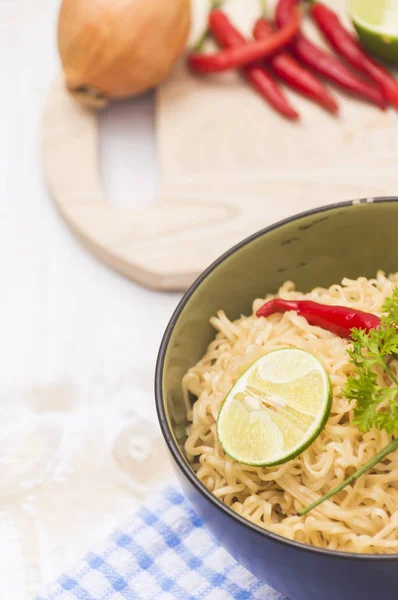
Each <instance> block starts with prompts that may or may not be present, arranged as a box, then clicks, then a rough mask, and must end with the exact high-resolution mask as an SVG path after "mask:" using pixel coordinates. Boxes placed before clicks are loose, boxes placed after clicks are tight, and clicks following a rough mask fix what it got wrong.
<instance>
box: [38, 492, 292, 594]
mask: <svg viewBox="0 0 398 600" xmlns="http://www.w3.org/2000/svg"><path fill="white" fill-rule="evenodd" d="M122 599H123V600H202V599H203V600H288V599H287V598H285V599H284V598H283V597H282V596H281V595H280V594H279V593H277V592H275V591H274V590H271V588H269V587H268V586H267V585H265V584H264V583H262V582H260V581H259V580H258V579H256V578H255V577H254V576H253V575H251V574H250V573H249V572H248V571H246V569H244V568H243V567H242V566H240V565H239V564H238V563H237V562H236V561H235V560H234V559H233V558H232V557H231V556H230V555H229V554H228V553H227V552H226V551H225V550H224V549H223V548H221V546H219V545H218V544H217V542H216V541H215V540H214V539H213V538H212V537H211V536H210V534H209V532H208V531H207V530H206V528H205V527H204V525H203V524H202V522H201V521H200V519H199V518H198V516H197V515H196V514H195V512H194V511H193V510H192V508H191V506H190V504H189V502H188V501H187V500H186V498H185V497H184V496H183V495H182V493H181V492H180V491H178V490H176V489H175V488H168V489H167V490H165V492H164V493H163V494H158V495H157V497H156V498H154V499H153V500H152V501H150V502H149V503H148V504H147V505H145V506H143V507H141V508H140V509H139V510H138V511H137V513H136V514H135V515H134V516H133V518H132V519H130V521H129V523H128V525H127V526H126V527H123V528H122V529H120V530H117V531H115V532H114V533H113V534H112V535H111V537H110V538H108V539H107V540H106V541H105V542H104V543H103V545H102V547H99V548H97V549H96V552H89V553H88V554H87V555H86V556H85V558H84V559H83V560H82V562H81V563H80V564H78V565H77V566H76V568H75V569H74V570H71V571H70V572H69V573H67V574H64V575H62V577H60V579H59V580H58V581H57V582H56V583H55V584H54V585H53V586H52V587H51V588H50V589H49V590H47V592H45V593H44V594H42V595H40V596H38V597H37V598H36V600H122Z"/></svg>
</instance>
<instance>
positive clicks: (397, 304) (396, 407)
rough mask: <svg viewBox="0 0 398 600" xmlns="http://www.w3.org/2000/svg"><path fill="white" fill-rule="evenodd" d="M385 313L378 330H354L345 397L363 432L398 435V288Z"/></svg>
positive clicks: (378, 457) (376, 459)
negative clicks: (397, 361)
mask: <svg viewBox="0 0 398 600" xmlns="http://www.w3.org/2000/svg"><path fill="white" fill-rule="evenodd" d="M382 310H383V312H384V313H386V314H385V315H384V316H383V317H382V318H381V322H380V326H379V327H378V328H377V329H371V330H370V331H369V332H366V331H365V330H362V329H352V331H351V339H352V342H353V344H352V348H351V349H350V350H348V354H349V356H350V358H351V360H350V362H351V363H352V364H353V365H354V371H353V373H352V375H350V376H349V377H348V379H347V382H346V385H345V386H344V389H343V394H344V396H345V397H346V398H347V399H348V400H350V401H354V402H355V407H354V415H355V419H354V420H353V423H355V424H357V425H358V427H359V430H360V431H361V432H362V433H365V432H366V431H369V430H370V429H372V427H375V428H376V429H379V430H384V431H386V432H387V433H389V434H393V435H395V436H397V435H398V404H397V396H398V378H397V377H396V375H394V373H393V371H392V369H391V367H390V364H389V362H390V361H391V357H393V356H394V355H398V331H397V329H396V326H397V325H398V286H396V287H395V288H394V290H393V293H392V295H391V297H389V298H387V299H386V300H385V302H384V304H383V308H382ZM382 373H384V374H385V375H387V379H388V381H389V382H390V386H386V385H382V384H381V381H382V378H381V374H382ZM397 449H398V438H397V439H394V440H393V441H392V442H391V443H390V444H388V446H386V447H385V448H384V449H383V450H382V451H381V452H379V453H378V454H376V455H375V456H374V457H373V458H372V459H371V460H370V461H368V462H367V463H366V464H365V465H363V466H362V467H361V468H360V469H358V470H357V471H355V473H353V474H352V475H351V476H350V477H348V478H347V479H346V480H345V481H343V482H342V483H341V484H340V485H338V486H337V487H335V488H334V489H333V490H331V491H330V492H329V493H328V494H325V496H322V497H321V498H319V500H316V501H315V502H313V504H310V505H309V506H307V507H305V508H303V509H302V510H300V511H298V515H300V516H303V515H306V514H307V513H309V512H310V511H311V510H312V509H314V508H316V507H317V506H319V505H320V504H322V503H323V502H325V500H329V498H331V497H332V496H334V495H335V494H337V493H338V492H340V491H341V490H343V489H344V488H345V487H347V486H348V485H349V484H350V483H352V482H353V481H355V480H356V479H358V477H361V475H363V474H364V473H366V472H367V471H369V470H370V469H371V468H372V467H374V466H375V465H376V464H377V463H378V462H380V461H381V460H383V458H385V457H386V456H387V455H388V454H390V453H391V452H394V450H397Z"/></svg>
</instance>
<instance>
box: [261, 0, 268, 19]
mask: <svg viewBox="0 0 398 600" xmlns="http://www.w3.org/2000/svg"><path fill="white" fill-rule="evenodd" d="M260 12H261V16H262V17H264V18H266V17H267V0H260Z"/></svg>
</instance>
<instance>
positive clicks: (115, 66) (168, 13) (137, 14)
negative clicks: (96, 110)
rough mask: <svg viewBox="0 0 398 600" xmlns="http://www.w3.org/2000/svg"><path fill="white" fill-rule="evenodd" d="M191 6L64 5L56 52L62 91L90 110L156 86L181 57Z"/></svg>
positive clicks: (172, 1) (129, 0) (105, 0)
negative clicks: (92, 107)
mask: <svg viewBox="0 0 398 600" xmlns="http://www.w3.org/2000/svg"><path fill="white" fill-rule="evenodd" d="M190 22H191V9H190V0H63V2H62V5H61V9H60V13H59V20H58V50H59V54H60V57H61V62H62V67H63V70H64V74H65V81H66V86H67V88H68V90H69V91H70V92H72V93H73V94H74V95H75V96H76V98H77V99H78V100H79V101H80V102H82V103H84V104H89V105H91V106H96V105H98V106H101V105H103V104H104V103H106V101H107V100H116V99H121V98H126V97H129V96H135V95H137V94H140V93H142V92H145V91H146V90H148V89H150V88H153V87H155V86H156V85H158V84H159V83H160V82H161V81H162V80H163V79H164V78H165V77H166V76H167V75H168V73H169V72H170V70H171V69H172V67H173V66H174V64H175V62H176V61H177V60H178V58H179V56H180V55H181V54H182V52H183V50H184V47H185V44H186V41H187V37H188V33H189V28H190Z"/></svg>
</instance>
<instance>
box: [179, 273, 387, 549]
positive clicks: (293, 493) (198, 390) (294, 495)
mask: <svg viewBox="0 0 398 600" xmlns="http://www.w3.org/2000/svg"><path fill="white" fill-rule="evenodd" d="M397 281H398V274H395V275H391V276H390V277H388V278H387V277H386V276H385V274H384V273H382V272H379V273H378V274H377V277H376V278H375V279H370V280H368V279H365V278H364V277H360V278H359V279H357V280H350V279H344V280H343V282H342V284H341V285H332V286H331V287H330V288H329V289H323V288H315V289H314V290H312V292H310V293H308V294H302V293H299V292H297V291H295V287H294V285H293V283H291V282H286V283H285V284H284V285H283V286H282V287H281V289H280V290H279V293H278V296H281V297H283V298H286V299H298V298H309V299H312V300H315V301H319V302H322V303H325V304H343V305H346V306H352V307H354V308H358V309H362V310H365V311H367V312H371V313H374V314H377V315H380V314H381V306H382V304H383V301H384V299H385V298H386V297H387V296H389V295H391V293H392V290H393V287H394V285H396V282H397ZM271 297H272V296H268V297H267V298H266V299H270V298H271ZM263 303H264V300H263V299H261V300H260V299H257V300H255V301H254V303H253V314H252V315H251V316H249V317H242V318H240V319H238V320H236V321H233V322H231V321H230V320H229V319H228V318H227V316H226V315H225V313H224V312H223V311H222V310H220V311H219V312H218V313H217V316H215V317H212V318H211V320H210V321H211V324H212V325H213V327H214V328H215V329H216V330H217V331H218V333H217V335H216V337H215V339H214V341H213V342H211V344H210V345H209V347H208V349H207V352H206V354H205V355H204V357H203V358H202V359H201V360H200V361H199V362H198V364H197V365H195V366H194V367H192V368H191V369H190V370H189V371H188V373H187V374H186V375H185V377H184V379H183V390H184V397H185V401H186V405H187V410H188V419H189V421H190V422H191V424H190V425H189V427H188V438H187V441H186V444H185V449H186V452H187V455H188V458H189V459H190V460H191V462H192V465H193V468H194V469H195V471H196V474H197V476H198V478H199V479H200V480H201V481H202V482H203V483H204V485H205V486H206V487H207V488H208V489H209V490H210V491H211V492H212V493H213V494H214V495H215V496H217V498H219V499H220V500H222V501H223V502H224V503H225V504H226V505H227V506H229V507H231V508H232V510H234V511H235V512H236V513H238V514H239V515H242V516H243V517H246V518H247V519H249V520H250V521H252V522H253V523H256V524H257V525H259V526H260V527H263V528H264V529H268V530H269V531H272V532H274V533H277V534H280V535H282V536H285V537H287V538H289V539H292V540H296V541H299V542H304V543H306V544H311V545H314V546H319V547H321V548H329V549H332V550H341V551H345V552H361V553H379V554H392V553H398V452H395V453H393V454H391V455H389V456H388V457H387V458H386V459H385V460H384V461H383V462H382V463H379V464H377V465H376V466H375V467H374V468H373V469H372V470H371V471H369V472H368V473H367V474H366V475H363V476H362V477H360V478H359V479H358V480H357V481H356V482H355V483H354V484H353V485H351V486H348V487H347V488H346V489H345V490H343V491H341V492H340V493H339V494H338V495H336V496H334V497H333V498H332V499H331V500H329V501H327V502H325V503H324V504H322V505H321V506H319V507H318V508H317V509H315V510H313V511H312V512H310V513H309V514H308V515H307V516H305V517H298V516H297V514H296V513H297V510H299V509H300V508H303V507H304V506H306V505H308V504H309V503H311V502H312V501H314V500H316V499H317V498H318V497H319V496H322V495H323V494H325V493H327V492H328V491H330V490H331V489H333V488H334V487H335V486H336V485H337V484H338V483H340V482H342V481H343V480H344V479H345V478H346V477H347V476H349V475H351V474H352V473H353V472H354V471H355V470H356V469H357V468H359V467H360V466H361V465H363V464H364V463H365V462H366V461H368V460H369V459H371V458H372V457H373V456H374V455H375V454H376V453H377V452H379V451H380V450H382V449H383V448H384V447H385V446H386V445H387V444H388V443H389V442H390V441H391V439H392V438H391V436H389V435H388V434H387V433H386V432H384V431H377V430H376V429H372V430H371V431H369V432H368V433H365V434H361V433H360V432H359V430H358V428H357V426H356V425H353V424H352V423H351V421H352V419H353V411H352V406H351V405H350V403H349V402H348V401H347V400H346V398H344V396H343V395H342V388H343V386H344V383H345V381H346V378H347V375H348V374H349V373H350V372H351V365H350V364H349V361H348V355H347V352H346V350H347V348H349V341H348V340H345V339H341V338H339V337H337V336H336V335H334V334H332V333H330V332H328V331H325V330H323V329H320V328H319V327H313V326H311V325H309V324H308V323H307V321H306V320H305V319H304V318H303V317H300V316H298V315H297V314H296V313H294V312H289V313H285V314H274V315H272V316H271V317H268V318H267V319H264V318H261V319H258V318H257V317H256V316H255V312H256V310H257V309H258V308H260V306H261V305H262V304H263ZM281 347H285V348H286V347H296V348H302V349H304V350H307V351H308V352H311V353H312V354H314V355H315V356H316V357H317V358H318V359H319V360H320V361H321V363H322V364H323V365H324V367H325V368H326V369H327V371H328V373H329V376H330V379H331V382H332V386H333V407H332V411H331V414H330V417H329V420H328V423H327V425H326V427H325V428H324V430H323V431H322V432H321V434H320V435H319V437H318V438H317V439H316V440H315V442H314V443H313V444H312V445H311V446H310V447H309V448H308V449H307V450H306V451H305V452H304V453H303V454H301V455H300V456H298V457H296V458H294V459H293V460H290V461H288V462H286V463H284V464H282V465H279V466H276V467H271V468H259V467H250V466H246V465H243V464H239V463H237V462H234V461H233V460H232V459H231V458H229V457H228V456H227V455H225V454H224V452H223V450H222V448H221V447H220V445H219V443H218V441H217V437H216V418H217V414H218V411H219V409H220V405H221V403H222V401H223V400H224V398H225V396H226V394H227V392H228V391H229V389H230V388H231V386H232V385H233V384H234V382H235V381H236V380H237V378H238V377H239V376H240V375H241V374H242V373H243V371H244V370H245V369H247V367H248V366H249V365H250V364H251V363H252V362H253V361H254V360H256V359H257V358H259V357H260V356H262V355H263V354H265V353H267V352H269V351H271V350H274V349H275V348H281ZM391 368H392V369H393V370H394V372H395V374H397V375H398V361H395V360H393V361H392V363H391ZM384 385H388V383H387V382H385V383H384ZM192 396H194V397H196V398H197V399H196V400H195V402H194V404H193V406H192V403H191V397H192Z"/></svg>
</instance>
